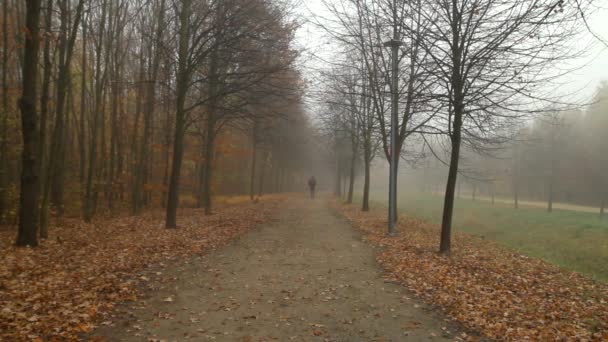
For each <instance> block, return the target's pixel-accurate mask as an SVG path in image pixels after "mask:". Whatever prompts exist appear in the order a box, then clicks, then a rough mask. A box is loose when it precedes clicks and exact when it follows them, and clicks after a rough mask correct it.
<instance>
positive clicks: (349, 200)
mask: <svg viewBox="0 0 608 342" xmlns="http://www.w3.org/2000/svg"><path fill="white" fill-rule="evenodd" d="M357 150H358V148H357V147H356V144H355V146H354V147H353V150H352V151H351V152H352V155H351V157H350V172H349V179H348V196H347V198H346V203H348V204H352V203H353V192H354V188H355V166H356V165H355V164H356V162H357Z"/></svg>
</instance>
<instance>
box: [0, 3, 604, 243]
mask: <svg viewBox="0 0 608 342" xmlns="http://www.w3.org/2000/svg"><path fill="white" fill-rule="evenodd" d="M322 2H323V3H324V5H325V6H324V7H325V10H326V12H327V13H328V15H324V16H315V15H311V16H310V18H307V19H308V20H309V21H310V22H312V23H313V24H315V25H316V26H317V27H318V28H321V29H322V30H323V31H324V32H325V33H326V35H327V36H328V37H329V38H330V39H331V40H332V45H331V46H332V48H335V51H334V53H333V54H332V55H331V56H330V58H326V59H325V60H324V62H326V64H325V66H327V67H325V68H323V67H322V68H321V69H322V71H321V72H319V73H317V72H315V71H312V70H310V69H308V68H306V67H303V66H302V64H301V63H299V62H300V61H302V58H301V57H302V56H301V53H302V51H301V50H298V49H296V48H295V47H294V46H295V44H294V41H295V36H296V31H297V29H298V28H299V27H300V25H301V23H302V22H303V20H299V19H298V18H299V15H298V14H297V10H296V9H297V6H298V3H296V2H290V1H280V0H275V1H262V0H180V1H175V2H174V1H167V0H153V1H139V0H27V1H26V2H22V1H16V0H7V1H4V2H3V3H2V25H1V26H2V45H1V47H2V69H1V70H2V80H1V81H2V110H1V113H2V118H1V120H0V138H1V142H0V143H1V147H2V148H1V149H0V152H1V154H0V219H1V220H2V221H3V222H4V223H8V224H18V225H19V234H18V239H17V244H18V245H21V246H25V245H29V246H35V245H36V244H37V239H38V236H40V237H42V238H45V237H47V236H48V226H49V224H48V222H49V216H50V214H53V215H56V216H58V217H61V216H62V215H80V216H82V218H83V219H84V220H85V221H87V222H88V221H91V220H93V219H94V217H95V216H96V215H99V214H101V213H104V214H105V213H110V214H115V213H117V212H120V211H124V209H126V208H128V211H129V212H130V213H132V214H137V213H140V212H141V211H142V210H144V209H146V208H150V207H155V206H162V207H164V208H165V209H166V227H167V228H175V227H176V215H177V208H178V206H180V205H181V206H197V207H203V208H205V212H206V213H207V214H211V213H212V208H213V206H212V203H213V195H222V194H237V193H238V194H241V193H246V194H249V196H250V197H251V199H254V198H255V197H256V196H260V195H262V194H263V193H264V192H284V191H291V190H298V191H301V190H304V187H305V183H306V181H305V180H306V179H307V178H308V177H309V176H310V175H311V174H317V175H320V177H318V179H319V180H320V185H321V187H323V186H325V185H327V183H328V179H329V178H335V180H336V182H335V187H334V188H335V190H334V192H336V193H337V194H339V193H340V192H341V191H343V189H342V188H345V189H346V190H345V191H346V193H347V196H346V197H347V201H349V202H351V201H353V196H354V195H353V194H354V192H355V182H354V180H355V178H356V177H357V176H358V175H359V174H360V173H361V174H362V178H363V180H364V181H363V188H362V193H363V203H362V209H363V210H368V209H369V206H370V203H369V188H370V185H369V184H370V181H369V180H370V178H371V176H372V175H371V174H372V168H371V166H372V164H373V163H379V162H381V161H382V160H390V150H391V144H390V141H389V137H390V134H391V130H392V129H393V127H391V125H390V120H389V118H390V112H391V110H392V104H391V101H390V96H391V94H394V93H396V94H397V95H398V101H397V104H398V127H397V134H396V135H397V143H396V151H397V154H398V155H399V156H400V160H401V161H402V162H401V164H404V163H405V164H406V166H408V167H409V166H414V167H415V168H418V169H420V168H421V167H424V165H428V164H429V163H431V164H435V165H444V166H445V167H446V168H447V170H443V173H444V174H445V173H446V172H445V171H447V177H445V178H444V176H445V175H443V176H441V177H437V181H436V182H435V183H437V182H439V181H444V180H445V181H446V184H445V187H444V188H443V190H441V191H439V192H441V193H442V194H444V198H445V200H444V211H443V219H442V234H441V245H440V250H441V251H442V252H444V253H448V252H449V251H450V241H451V227H452V216H453V211H454V198H455V196H457V186H458V184H461V185H460V186H462V184H463V183H465V184H468V187H470V188H473V189H481V188H482V187H484V186H485V188H486V190H485V192H486V193H489V194H495V195H500V196H502V197H505V196H507V195H509V196H511V195H512V196H514V197H517V198H519V196H522V198H526V199H540V198H543V199H546V200H547V201H548V203H549V204H548V208H549V210H551V203H552V202H553V201H568V202H573V203H581V204H587V205H597V206H601V207H604V206H605V202H606V193H605V191H604V190H605V189H606V179H605V178H604V174H605V172H604V171H605V170H606V169H605V165H606V163H605V161H603V160H604V159H605V154H602V152H601V141H602V139H605V138H604V137H605V132H606V130H605V120H604V116H605V115H604V113H605V109H604V108H606V106H605V102H603V100H602V99H603V96H605V95H602V94H605V93H606V91H605V86H603V87H602V88H601V89H599V90H598V95H597V96H596V98H595V99H594V100H593V102H592V104H590V105H588V106H584V105H582V104H581V103H574V102H573V101H569V100H567V99H564V97H563V96H561V94H559V93H558V92H556V91H555V89H556V87H557V86H558V85H559V82H560V80H561V78H560V77H562V76H563V75H565V74H568V72H570V71H571V70H572V69H573V68H575V67H576V63H577V62H578V61H580V57H581V56H583V55H584V53H585V51H586V49H587V46H586V45H585V44H581V43H580V41H581V37H582V36H583V34H584V33H588V32H587V31H588V30H589V27H588V25H587V22H586V20H585V15H586V14H587V13H589V12H590V11H592V10H593V8H594V2H593V1H590V0H589V1H579V0H573V1H564V0H537V1H528V0H474V1H462V0H452V1H448V2H444V1H401V0H399V1H397V0H335V1H329V0H326V1H322ZM391 39H392V40H396V41H401V45H400V47H399V50H398V53H397V57H398V58H397V60H396V61H395V63H393V62H394V61H392V60H391V54H390V51H389V49H387V48H386V47H385V43H386V41H388V40H391ZM313 62H315V61H313ZM313 64H314V63H313ZM317 64H318V63H317ZM393 67H396V68H397V76H398V77H397V81H398V82H397V84H398V86H397V88H394V86H393V84H394V83H393V80H391V77H390V76H391V71H392V69H393ZM317 69H318V68H317ZM393 88H394V89H393ZM305 95H306V99H308V100H310V99H313V103H314V105H311V102H308V103H307V102H306V101H305ZM311 110H316V111H317V112H318V115H317V118H316V119H317V120H316V121H314V122H313V121H312V120H310V119H309V116H308V115H307V112H310V111H311ZM576 113H578V114H576ZM431 160H434V161H431ZM328 170H329V171H328ZM433 170H441V168H433ZM433 172H434V171H433ZM433 172H431V171H429V172H427V173H425V176H429V175H430V174H433ZM437 172H440V171H437ZM329 173H331V174H333V177H332V176H328V174H329ZM343 179H348V181H347V183H348V184H346V186H342V185H341V182H342V180H343ZM487 189H492V190H491V191H490V190H487ZM476 191H477V190H476ZM479 191H484V190H479ZM180 199H181V200H180ZM602 212H603V211H602Z"/></svg>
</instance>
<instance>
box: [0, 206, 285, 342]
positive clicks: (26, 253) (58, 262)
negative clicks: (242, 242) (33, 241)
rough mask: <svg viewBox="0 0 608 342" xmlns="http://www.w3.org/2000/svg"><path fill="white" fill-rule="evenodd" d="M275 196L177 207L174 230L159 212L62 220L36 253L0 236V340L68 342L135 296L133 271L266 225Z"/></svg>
mask: <svg viewBox="0 0 608 342" xmlns="http://www.w3.org/2000/svg"><path fill="white" fill-rule="evenodd" d="M278 202H279V201H278V199H277V198H276V197H275V198H273V199H271V198H270V197H266V198H265V200H264V201H262V202H259V203H257V204H254V203H251V202H249V201H236V203H235V201H234V200H233V201H231V203H230V204H225V205H223V206H221V207H219V208H218V209H217V211H216V214H214V215H212V216H204V215H203V214H202V211H201V210H195V209H184V210H183V211H180V213H179V216H178V217H179V219H178V228H179V229H175V230H168V229H164V224H163V219H164V217H163V214H164V213H163V212H162V211H149V212H147V213H144V214H143V215H141V216H137V217H122V218H112V219H100V220H98V221H94V222H93V223H91V224H85V223H83V222H82V221H81V220H77V219H64V220H62V222H61V224H60V225H59V224H58V225H56V226H55V227H53V229H52V230H51V232H52V234H51V237H50V239H49V240H47V241H43V242H42V244H41V245H40V246H39V247H38V248H37V249H31V248H27V249H23V248H16V247H14V246H13V244H14V232H13V231H2V232H1V233H0V258H1V259H2V260H3V262H2V263H1V264H0V307H1V309H0V340H2V341H21V340H39V341H42V340H74V339H77V338H78V336H79V335H81V334H83V333H86V332H88V331H90V330H91V329H93V328H94V327H95V325H96V323H98V322H99V321H100V320H101V319H102V318H103V316H104V314H105V313H107V312H109V310H110V309H111V308H112V307H113V306H114V304H116V303H118V302H121V301H126V300H135V299H136V298H137V296H138V291H137V286H136V285H137V281H139V280H140V279H139V278H138V277H136V274H137V272H138V271H141V270H143V269H144V268H146V267H148V266H150V265H153V264H158V263H161V262H163V261H166V260H168V259H175V258H179V257H187V256H190V255H194V254H201V253H206V252H208V251H210V250H212V249H215V248H217V247H219V246H221V245H224V244H226V243H227V242H229V241H231V240H232V239H234V238H237V237H238V236H240V235H242V234H244V233H245V232H247V231H248V230H250V229H252V228H254V227H256V226H257V225H258V224H261V223H263V222H267V221H268V220H270V219H271V218H272V216H273V214H274V213H275V212H276V208H277V203H278Z"/></svg>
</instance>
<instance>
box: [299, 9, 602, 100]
mask: <svg viewBox="0 0 608 342" xmlns="http://www.w3.org/2000/svg"><path fill="white" fill-rule="evenodd" d="M327 1H331V0H327ZM597 2H598V3H601V7H597V6H596V9H595V10H594V11H593V12H590V13H587V14H586V17H587V20H588V23H589V25H590V27H591V29H592V31H593V32H594V33H595V34H596V35H598V36H600V37H602V38H603V39H604V41H606V42H608V0H601V1H597ZM298 12H299V13H300V15H301V16H302V17H303V18H308V20H311V21H314V20H315V19H313V17H315V16H316V17H317V18H318V17H319V16H320V17H323V16H327V15H328V14H327V11H325V6H324V5H323V3H322V0H302V4H301V5H300V9H299V10H298ZM585 36H586V37H582V39H581V41H585V40H587V39H588V40H590V41H591V40H593V41H595V40H594V39H593V37H592V35H591V34H590V33H588V32H585ZM297 44H298V45H299V46H300V47H304V48H305V49H306V50H307V52H305V53H304V56H308V57H307V58H306V57H305V58H304V60H305V68H307V69H308V70H309V71H310V72H309V73H307V74H308V75H306V76H311V75H314V72H313V71H314V69H315V68H318V67H319V66H321V65H323V63H322V62H321V61H320V60H319V58H331V57H330V56H331V51H332V50H333V49H332V43H331V41H330V39H328V38H327V37H325V35H324V34H323V33H322V32H321V31H320V30H319V29H317V28H316V27H315V25H313V24H310V23H309V24H306V25H304V26H303V27H302V28H301V29H300V31H299V32H298V38H297ZM313 56H315V57H313ZM576 64H577V65H576V68H579V67H580V69H578V70H576V71H573V72H572V73H570V74H569V75H568V76H565V77H564V79H563V81H561V82H560V83H562V84H563V86H562V87H561V88H560V89H557V90H556V91H558V92H559V93H563V94H564V95H573V94H575V96H576V98H577V99H579V100H580V101H589V99H590V98H591V97H592V96H593V94H594V92H595V89H596V88H597V86H598V85H599V83H600V82H601V81H608V48H606V46H604V45H603V44H601V43H599V42H596V41H595V42H594V43H593V45H592V48H591V49H590V50H589V51H588V52H587V56H586V57H585V58H584V59H581V60H580V61H577V63H576Z"/></svg>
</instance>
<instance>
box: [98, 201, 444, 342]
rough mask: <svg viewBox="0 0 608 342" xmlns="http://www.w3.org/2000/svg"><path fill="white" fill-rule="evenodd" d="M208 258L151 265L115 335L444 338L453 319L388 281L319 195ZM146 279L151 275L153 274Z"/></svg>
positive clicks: (112, 329) (107, 332)
mask: <svg viewBox="0 0 608 342" xmlns="http://www.w3.org/2000/svg"><path fill="white" fill-rule="evenodd" d="M286 207H287V208H286V210H284V212H283V214H282V217H281V220H280V221H279V222H277V223H275V224H272V225H269V226H266V227H262V228H261V229H258V230H256V231H253V232H251V233H249V234H247V235H246V236H245V237H243V238H241V239H240V240H239V241H237V242H235V243H234V244H232V245H230V246H228V247H226V248H224V249H222V250H220V251H217V252H214V253H212V254H209V255H207V256H205V257H198V258H193V259H190V260H188V261H187V262H184V261H182V262H181V263H179V264H176V265H168V266H169V267H167V268H166V269H165V270H163V271H162V272H161V271H158V272H155V271H154V270H152V271H150V272H149V273H148V274H146V275H144V277H145V278H143V279H144V280H145V282H146V284H148V285H149V286H150V287H151V288H154V289H155V291H151V292H149V293H150V297H149V298H146V299H145V300H144V301H138V302H135V303H131V304H130V305H128V306H127V305H125V306H123V307H119V308H117V309H116V313H115V317H111V318H109V319H108V321H106V322H104V324H105V326H102V327H101V328H99V329H98V330H96V331H95V332H94V334H93V336H101V337H103V338H104V339H105V340H110V341H118V340H121V341H154V340H166V341H183V340H186V339H190V340H197V341H204V340H219V341H234V340H236V341H273V340H276V341H289V340H294V341H302V340H311V341H404V340H412V341H421V340H425V341H426V340H445V339H448V338H449V337H450V336H449V333H446V331H445V330H444V329H447V328H444V327H446V326H447V325H448V324H447V323H445V322H444V321H443V320H442V319H441V318H440V317H438V316H437V315H435V314H433V313H432V312H431V311H430V310H429V309H428V308H425V307H424V306H423V305H422V304H420V303H419V302H417V301H416V300H415V299H412V298H411V295H410V294H409V293H408V292H407V291H406V290H404V289H403V288H402V287H400V286H398V285H395V284H391V283H385V282H384V281H383V280H382V273H381V271H380V269H379V268H378V265H377V264H376V262H375V260H374V257H373V250H372V248H371V247H369V246H368V245H366V244H365V243H364V242H362V241H361V240H360V236H359V234H358V233H357V232H355V231H354V230H353V229H352V228H351V227H350V226H349V225H348V224H347V223H346V222H345V221H343V220H341V219H339V218H336V217H334V216H333V215H332V214H331V213H330V212H329V210H328V209H326V208H325V207H324V206H323V204H322V203H321V201H320V200H318V201H315V202H312V201H309V200H303V199H299V200H291V201H289V202H288V203H286ZM148 279H149V280H148Z"/></svg>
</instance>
